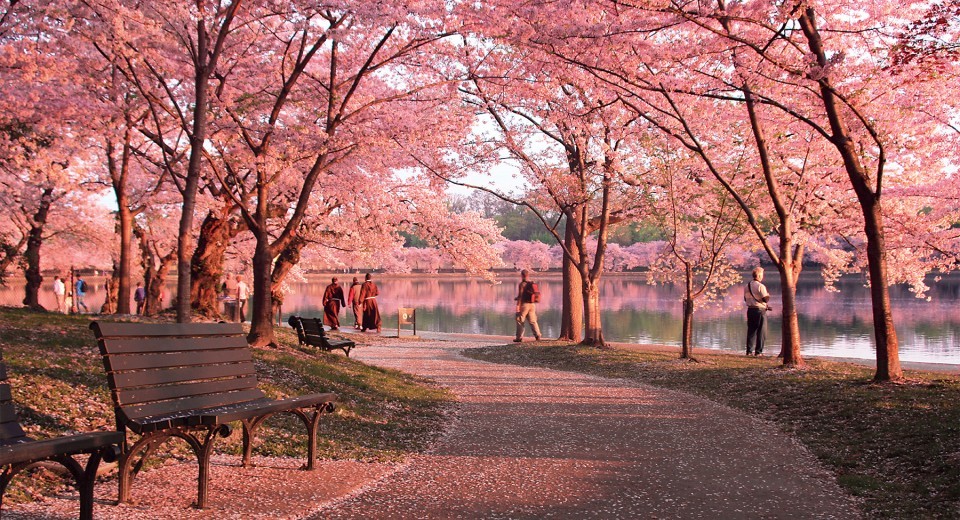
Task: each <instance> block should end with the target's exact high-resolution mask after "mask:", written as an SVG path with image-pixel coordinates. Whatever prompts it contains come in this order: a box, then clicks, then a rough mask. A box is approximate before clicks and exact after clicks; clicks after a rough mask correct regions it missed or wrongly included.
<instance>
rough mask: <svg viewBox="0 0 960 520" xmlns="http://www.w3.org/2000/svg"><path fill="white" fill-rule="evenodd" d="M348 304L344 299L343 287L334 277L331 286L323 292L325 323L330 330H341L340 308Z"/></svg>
mask: <svg viewBox="0 0 960 520" xmlns="http://www.w3.org/2000/svg"><path fill="white" fill-rule="evenodd" d="M346 305H347V302H346V301H345V300H344V299H343V287H340V284H338V283H337V277H336V276H334V277H333V280H331V282H330V285H328V286H327V288H326V289H324V291H323V323H324V324H325V325H328V326H329V327H330V330H340V307H341V306H346Z"/></svg>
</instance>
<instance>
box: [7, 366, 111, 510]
mask: <svg viewBox="0 0 960 520" xmlns="http://www.w3.org/2000/svg"><path fill="white" fill-rule="evenodd" d="M122 442H123V434H121V433H119V432H90V433H80V434H76V435H67V436H63V437H57V438H54V439H45V440H34V439H31V438H30V437H27V435H26V433H25V432H24V431H23V428H22V427H21V426H20V419H19V417H18V416H17V412H16V410H15V409H14V405H13V397H12V393H11V391H10V383H9V382H8V381H7V365H6V363H4V362H3V357H2V356H0V468H3V473H0V502H2V500H3V494H4V493H6V491H7V486H8V485H9V484H10V481H11V480H13V477H15V476H16V475H17V474H18V473H20V472H21V471H23V470H25V469H27V468H29V467H31V466H33V465H35V464H37V463H39V462H44V461H54V462H57V463H59V464H60V465H62V466H63V467H65V468H66V469H67V470H68V471H69V472H70V474H71V475H73V478H74V480H75V481H76V483H77V490H78V491H79V492H80V518H81V519H90V518H93V485H94V483H96V480H97V469H98V468H99V467H100V461H101V460H105V461H107V462H113V461H115V460H117V456H118V455H119V452H120V449H119V445H120V443H122ZM81 454H86V455H89V456H90V457H89V458H88V459H87V463H86V465H85V466H83V467H81V466H80V463H79V462H77V461H76V459H74V458H73V457H74V455H81Z"/></svg>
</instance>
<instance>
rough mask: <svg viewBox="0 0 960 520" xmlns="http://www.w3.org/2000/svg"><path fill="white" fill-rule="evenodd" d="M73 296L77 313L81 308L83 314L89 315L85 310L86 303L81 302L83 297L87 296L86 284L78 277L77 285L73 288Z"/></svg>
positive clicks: (86, 309) (88, 310)
mask: <svg viewBox="0 0 960 520" xmlns="http://www.w3.org/2000/svg"><path fill="white" fill-rule="evenodd" d="M73 294H74V299H75V301H76V302H77V312H80V307H83V312H84V313H89V312H90V309H88V308H87V304H86V302H84V301H83V299H84V297H85V296H86V295H87V282H86V281H85V280H84V279H83V277H82V276H80V275H77V284H76V286H75V287H74V293H73Z"/></svg>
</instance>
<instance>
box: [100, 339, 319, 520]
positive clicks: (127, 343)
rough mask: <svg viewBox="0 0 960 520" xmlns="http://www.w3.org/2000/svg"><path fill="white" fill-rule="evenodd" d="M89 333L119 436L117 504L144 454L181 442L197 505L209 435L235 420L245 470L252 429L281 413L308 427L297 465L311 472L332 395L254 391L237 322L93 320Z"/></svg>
mask: <svg viewBox="0 0 960 520" xmlns="http://www.w3.org/2000/svg"><path fill="white" fill-rule="evenodd" d="M90 328H91V329H93V331H94V334H95V335H96V337H97V343H98V345H99V347H100V353H101V355H102V356H103V364H104V367H105V368H106V371H107V380H108V382H109V385H110V390H111V394H112V397H113V405H114V412H115V414H116V420H117V430H118V431H120V432H123V434H124V438H125V440H124V443H123V450H122V452H121V455H120V468H119V471H120V492H119V499H118V502H121V503H122V502H127V501H129V500H130V487H131V485H132V484H133V479H134V478H135V477H136V474H137V473H138V472H139V471H140V469H141V467H142V466H143V463H144V460H145V459H146V458H147V457H148V456H149V455H150V454H151V452H153V451H154V450H155V449H156V448H157V447H159V446H160V445H161V444H163V443H164V442H166V441H167V440H169V439H171V438H180V439H183V440H185V441H186V442H187V443H188V444H189V445H190V447H191V448H192V449H193V452H194V454H195V455H196V457H197V463H198V464H199V467H200V473H199V476H198V478H197V503H196V506H197V507H198V508H200V509H202V508H204V507H205V506H206V501H207V482H208V480H209V468H210V455H211V454H212V452H213V444H214V440H215V439H216V437H217V436H221V437H227V436H228V435H230V432H231V428H230V426H229V424H228V423H230V422H234V421H240V423H241V424H242V426H243V465H244V466H249V465H250V455H251V452H252V450H253V441H254V439H255V437H256V432H257V428H258V427H259V426H260V424H261V423H262V422H263V421H265V420H266V419H267V418H269V417H270V416H272V415H273V414H276V413H280V412H289V413H292V414H294V415H296V416H297V417H299V418H300V419H301V420H302V421H303V423H304V425H305V426H306V428H307V462H306V464H304V467H303V468H304V469H307V470H311V469H313V468H314V459H315V457H316V445H317V426H318V424H319V422H320V415H321V414H322V413H324V412H332V411H333V409H334V402H335V401H336V395H335V394H332V393H320V394H309V395H302V396H297V397H290V398H287V399H270V398H268V397H267V396H266V395H265V394H264V393H263V392H262V391H261V390H260V389H259V388H258V386H257V374H256V370H255V368H254V364H253V356H252V353H251V351H250V347H249V346H248V345H247V340H246V336H245V335H244V333H243V329H242V328H241V326H240V324H239V323H175V324H148V323H107V322H97V321H95V322H93V323H91V324H90ZM128 431H129V432H131V433H135V434H138V435H139V436H140V438H139V439H137V440H136V442H134V443H133V445H132V446H129V445H128V443H127V441H126V434H127V432H128ZM141 453H142V456H141ZM138 456H139V460H136V459H137V457H138ZM135 460H136V462H134V461H135Z"/></svg>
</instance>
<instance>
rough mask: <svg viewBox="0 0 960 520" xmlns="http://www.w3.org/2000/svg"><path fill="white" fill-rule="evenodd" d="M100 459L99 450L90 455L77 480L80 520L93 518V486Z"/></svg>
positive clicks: (100, 453)
mask: <svg viewBox="0 0 960 520" xmlns="http://www.w3.org/2000/svg"><path fill="white" fill-rule="evenodd" d="M102 458H103V452H102V451H101V450H97V451H95V452H93V453H91V454H90V458H89V459H87V466H86V467H85V468H84V469H83V475H82V476H81V477H80V479H78V480H77V489H78V490H79V491H80V520H92V518H93V486H94V484H96V483H97V469H98V468H99V467H100V460H101V459H102Z"/></svg>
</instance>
